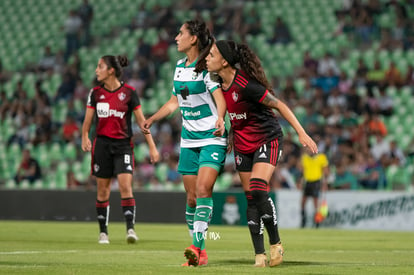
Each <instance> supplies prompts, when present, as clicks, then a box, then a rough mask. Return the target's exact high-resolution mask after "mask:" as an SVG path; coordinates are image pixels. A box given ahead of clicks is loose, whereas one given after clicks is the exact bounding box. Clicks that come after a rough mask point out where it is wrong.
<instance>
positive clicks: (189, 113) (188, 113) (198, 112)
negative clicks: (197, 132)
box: [184, 111, 201, 117]
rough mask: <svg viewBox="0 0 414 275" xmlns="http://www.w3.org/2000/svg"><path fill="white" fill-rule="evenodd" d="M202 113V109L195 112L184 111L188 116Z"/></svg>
mask: <svg viewBox="0 0 414 275" xmlns="http://www.w3.org/2000/svg"><path fill="white" fill-rule="evenodd" d="M200 114H201V113H200V111H197V112H193V111H184V116H185V117H188V116H194V117H195V116H199V115H200Z"/></svg>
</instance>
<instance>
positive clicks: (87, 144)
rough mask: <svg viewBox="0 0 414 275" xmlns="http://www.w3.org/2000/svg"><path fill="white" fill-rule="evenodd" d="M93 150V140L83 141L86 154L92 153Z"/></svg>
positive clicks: (86, 139) (85, 139)
mask: <svg viewBox="0 0 414 275" xmlns="http://www.w3.org/2000/svg"><path fill="white" fill-rule="evenodd" d="M91 149H92V144H91V140H90V139H89V138H83V139H82V150H83V151H84V152H90V151H91Z"/></svg>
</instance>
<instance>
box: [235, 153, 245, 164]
mask: <svg viewBox="0 0 414 275" xmlns="http://www.w3.org/2000/svg"><path fill="white" fill-rule="evenodd" d="M235 160H236V164H237V165H240V164H241V163H242V161H243V158H242V157H241V156H239V155H237V156H236V157H235Z"/></svg>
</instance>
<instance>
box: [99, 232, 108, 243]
mask: <svg viewBox="0 0 414 275" xmlns="http://www.w3.org/2000/svg"><path fill="white" fill-rule="evenodd" d="M98 243H100V244H109V238H108V235H107V234H106V233H105V232H101V233H100V234H99V239H98Z"/></svg>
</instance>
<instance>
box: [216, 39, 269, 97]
mask: <svg viewBox="0 0 414 275" xmlns="http://www.w3.org/2000/svg"><path fill="white" fill-rule="evenodd" d="M216 46H217V49H218V50H219V52H220V54H221V55H222V56H223V58H224V59H225V60H226V61H227V62H228V63H229V64H230V66H232V67H233V68H236V64H238V65H239V67H240V69H241V70H242V71H243V72H245V73H246V74H247V75H248V76H249V77H250V78H252V79H254V80H256V81H257V82H259V83H260V84H262V85H263V86H264V87H265V88H266V89H267V90H269V91H270V92H271V93H274V92H273V88H272V86H271V85H270V83H269V81H268V80H267V78H266V73H265V71H264V69H263V67H262V64H261V62H260V59H259V57H258V56H257V55H256V54H255V53H254V52H253V51H252V50H251V49H250V48H249V46H247V45H246V44H237V43H236V42H234V41H233V40H219V41H217V42H216Z"/></svg>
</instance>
